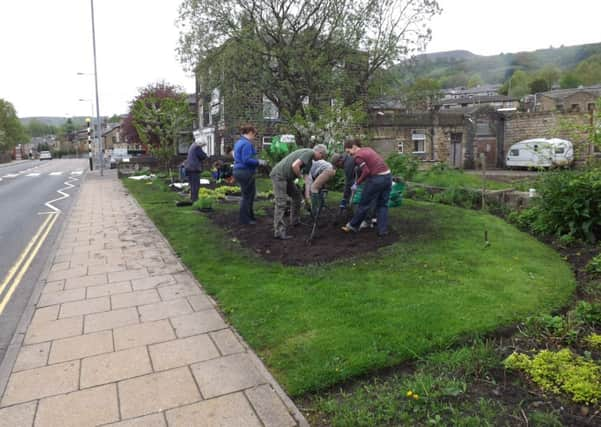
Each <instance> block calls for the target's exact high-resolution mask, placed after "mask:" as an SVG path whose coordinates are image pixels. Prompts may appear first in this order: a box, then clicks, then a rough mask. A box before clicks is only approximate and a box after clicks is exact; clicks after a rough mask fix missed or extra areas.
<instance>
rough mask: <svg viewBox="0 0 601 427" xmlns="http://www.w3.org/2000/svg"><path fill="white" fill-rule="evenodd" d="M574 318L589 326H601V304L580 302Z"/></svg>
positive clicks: (575, 309)
mask: <svg viewBox="0 0 601 427" xmlns="http://www.w3.org/2000/svg"><path fill="white" fill-rule="evenodd" d="M574 317H575V318H576V320H577V321H579V322H581V323H583V324H585V325H587V326H590V327H593V328H594V327H596V326H601V304H600V303H590V302H587V301H579V302H578V304H577V305H576V307H575V308H574Z"/></svg>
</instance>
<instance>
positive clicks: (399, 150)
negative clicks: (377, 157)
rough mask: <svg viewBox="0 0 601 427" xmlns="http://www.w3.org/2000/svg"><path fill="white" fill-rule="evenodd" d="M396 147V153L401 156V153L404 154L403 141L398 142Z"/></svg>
mask: <svg viewBox="0 0 601 427" xmlns="http://www.w3.org/2000/svg"><path fill="white" fill-rule="evenodd" d="M396 147H397V152H398V153H399V154H403V152H404V147H403V141H399V142H398V144H397V146H396Z"/></svg>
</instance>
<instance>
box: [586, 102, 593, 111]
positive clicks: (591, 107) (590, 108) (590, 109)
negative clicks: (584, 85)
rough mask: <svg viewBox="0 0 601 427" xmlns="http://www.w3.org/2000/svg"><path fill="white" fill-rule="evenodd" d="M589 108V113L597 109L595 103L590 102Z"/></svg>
mask: <svg viewBox="0 0 601 427" xmlns="http://www.w3.org/2000/svg"><path fill="white" fill-rule="evenodd" d="M587 109H588V111H589V113H591V112H593V111H595V103H594V102H589V104H588V105H587Z"/></svg>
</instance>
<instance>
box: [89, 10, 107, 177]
mask: <svg viewBox="0 0 601 427" xmlns="http://www.w3.org/2000/svg"><path fill="white" fill-rule="evenodd" d="M90 7H91V9H92V45H93V47H94V86H95V88H96V138H98V151H99V153H98V156H99V157H100V175H101V176H102V175H104V147H103V144H102V123H101V122H100V103H99V101H98V68H97V67H96V28H95V26H94V0H90Z"/></svg>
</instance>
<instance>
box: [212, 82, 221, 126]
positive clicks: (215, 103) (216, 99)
mask: <svg viewBox="0 0 601 427" xmlns="http://www.w3.org/2000/svg"><path fill="white" fill-rule="evenodd" d="M220 99H221V94H220V93H219V88H215V89H213V92H211V108H210V109H209V125H212V124H213V116H214V115H217V114H219V112H220V110H221V104H220Z"/></svg>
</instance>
